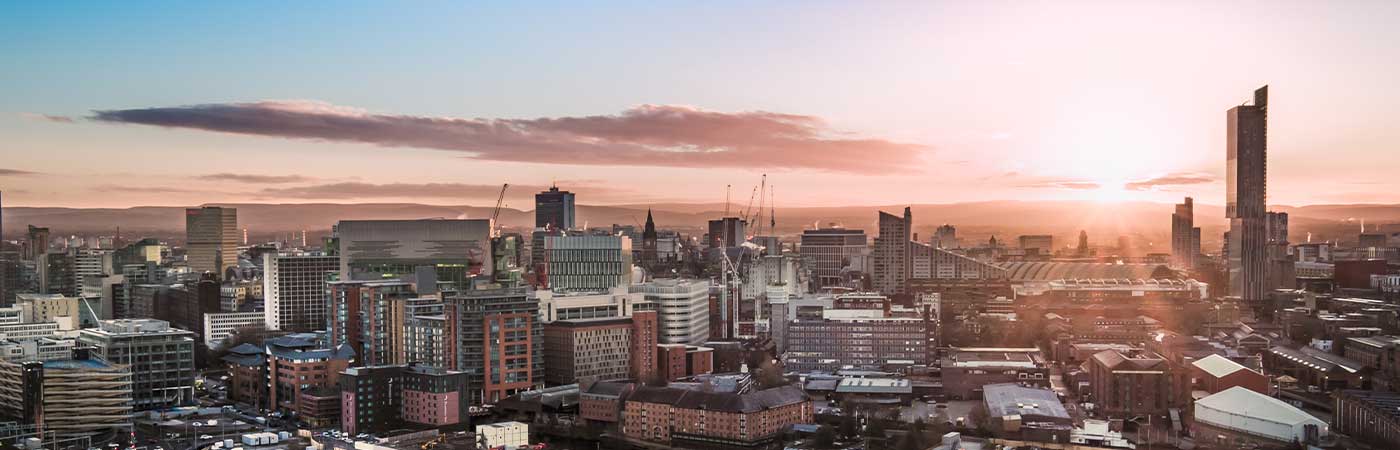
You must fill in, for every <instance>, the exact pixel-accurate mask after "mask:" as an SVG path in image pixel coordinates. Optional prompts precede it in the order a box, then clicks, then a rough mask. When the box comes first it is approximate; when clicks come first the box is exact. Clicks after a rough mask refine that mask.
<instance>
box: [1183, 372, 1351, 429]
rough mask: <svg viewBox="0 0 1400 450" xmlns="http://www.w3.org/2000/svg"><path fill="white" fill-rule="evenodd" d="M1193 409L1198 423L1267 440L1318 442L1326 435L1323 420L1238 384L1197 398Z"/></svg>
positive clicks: (1325, 425) (1325, 426) (1326, 427)
mask: <svg viewBox="0 0 1400 450" xmlns="http://www.w3.org/2000/svg"><path fill="white" fill-rule="evenodd" d="M1195 411H1196V412H1195V418H1196V424H1197V425H1198V426H1199V425H1206V426H1208V427H1213V428H1218V429H1221V430H1225V431H1229V432H1233V433H1237V434H1240V435H1245V436H1250V437H1256V438H1262V439H1264V440H1269V441H1276V442H1284V443H1291V442H1304V443H1317V442H1318V440H1319V439H1320V438H1321V437H1323V436H1327V435H1328V434H1329V431H1328V426H1327V423H1326V422H1323V421H1322V420H1320V419H1318V418H1316V417H1313V416H1312V415H1310V414H1308V413H1306V412H1303V410H1300V409H1298V408H1295V407H1293V405H1289V404H1288V403H1285V402H1284V401H1282V400H1279V399H1276V398H1273V397H1270V396H1268V395H1264V394H1260V393H1258V392H1254V391H1252V390H1249V389H1248V388H1245V387H1241V386H1235V387H1232V388H1230V389H1226V390H1224V391H1221V392H1220V393H1217V394H1214V395H1211V396H1209V397H1206V398H1203V399H1200V400H1197V401H1196V409H1195ZM1197 432H1198V434H1199V433H1200V431H1199V430H1198V431H1197Z"/></svg>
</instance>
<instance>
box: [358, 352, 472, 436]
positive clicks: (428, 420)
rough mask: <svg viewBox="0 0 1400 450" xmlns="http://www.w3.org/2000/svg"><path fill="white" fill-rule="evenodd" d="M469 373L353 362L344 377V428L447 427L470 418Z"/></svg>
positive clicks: (361, 430) (367, 430)
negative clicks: (360, 365) (354, 365)
mask: <svg viewBox="0 0 1400 450" xmlns="http://www.w3.org/2000/svg"><path fill="white" fill-rule="evenodd" d="M469 391H470V390H469V389H468V376H467V374H466V373H463V372H457V371H450V370H442V369H437V368H431V367H423V366H417V365H412V364H409V365H388V366H372V367H352V368H349V369H346V370H345V372H343V373H342V374H341V377H340V399H341V403H342V405H343V406H342V408H341V413H340V428H341V430H344V431H345V432H346V433H350V434H352V435H353V434H359V433H379V432H384V431H389V430H394V429H397V428H402V427H403V426H404V425H405V424H416V425H426V426H431V427H445V426H449V425H456V424H460V423H463V422H465V421H466V420H467V417H468V416H467V407H468V406H469V405H470V404H471V403H470V402H469V401H468V396H469Z"/></svg>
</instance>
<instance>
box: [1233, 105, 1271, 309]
mask: <svg viewBox="0 0 1400 450" xmlns="http://www.w3.org/2000/svg"><path fill="white" fill-rule="evenodd" d="M1268 106H1269V87H1268V86H1264V87H1261V88H1259V89H1258V90H1256V91H1254V104H1253V105H1240V106H1236V107H1234V108H1230V111H1229V112H1228V113H1227V116H1226V120H1227V127H1226V145H1225V147H1226V148H1225V151H1226V158H1227V163H1228V165H1227V169H1226V174H1225V217H1226V218H1227V219H1229V220H1230V231H1229V232H1228V233H1229V236H1228V238H1227V239H1226V241H1227V248H1226V252H1225V253H1226V257H1227V269H1228V273H1229V280H1230V281H1229V282H1230V286H1229V288H1230V289H1229V293H1230V295H1231V296H1235V297H1239V298H1242V299H1244V300H1246V301H1251V302H1259V301H1263V300H1265V296H1266V294H1267V293H1268V290H1269V288H1268V270H1269V268H1268V256H1269V255H1268V248H1267V244H1268V238H1267V230H1266V226H1267V225H1266V223H1265V221H1266V220H1267V210H1266V208H1267V207H1268V206H1267V203H1266V202H1267V197H1266V193H1267V185H1266V178H1265V177H1266V173H1267V152H1268V136H1267V132H1268Z"/></svg>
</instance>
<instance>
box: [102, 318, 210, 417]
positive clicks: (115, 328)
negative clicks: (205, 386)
mask: <svg viewBox="0 0 1400 450" xmlns="http://www.w3.org/2000/svg"><path fill="white" fill-rule="evenodd" d="M78 345H81V346H86V347H92V353H93V355H96V356H99V357H101V358H102V359H103V360H105V361H108V362H110V363H112V364H116V365H120V366H124V367H127V368H128V369H129V370H130V371H131V377H132V380H133V382H132V387H131V392H132V403H131V405H132V408H133V409H135V410H136V411H146V410H152V409H165V408H171V407H176V406H184V405H189V404H192V403H194V374H195V368H194V345H195V334H194V333H191V332H189V331H185V330H180V329H176V328H171V327H170V323H169V322H166V321H163V320H154V319H131V320H126V319H122V320H104V321H102V323H101V325H100V327H99V328H88V329H84V330H82V331H81V332H80V333H79V334H78Z"/></svg>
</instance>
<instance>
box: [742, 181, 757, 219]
mask: <svg viewBox="0 0 1400 450" xmlns="http://www.w3.org/2000/svg"><path fill="white" fill-rule="evenodd" d="M755 196H758V186H754V187H753V192H752V193H750V194H749V203H748V204H747V205H744V216H743V218H744V221H745V222H748V221H749V218H750V215H749V213H750V212H752V211H753V198H754V197H755Z"/></svg>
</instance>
